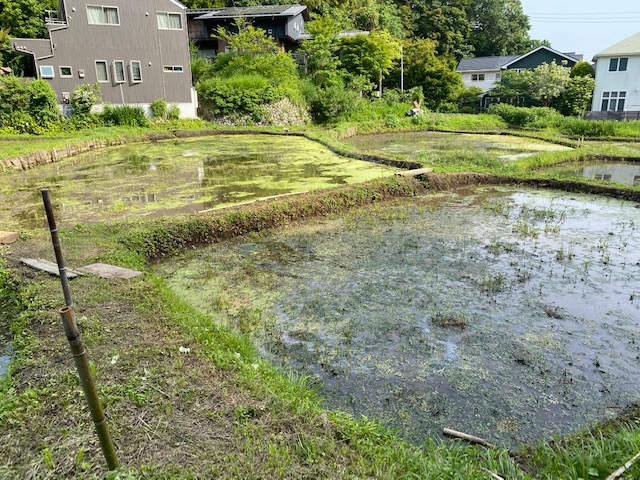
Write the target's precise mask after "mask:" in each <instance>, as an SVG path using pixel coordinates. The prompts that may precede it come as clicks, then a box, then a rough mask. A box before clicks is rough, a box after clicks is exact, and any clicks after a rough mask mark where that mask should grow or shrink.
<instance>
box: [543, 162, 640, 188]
mask: <svg viewBox="0 0 640 480" xmlns="http://www.w3.org/2000/svg"><path fill="white" fill-rule="evenodd" d="M544 171H545V172H546V173H548V174H550V175H552V176H554V177H556V178H564V179H575V178H578V179H580V178H588V179H591V180H602V181H605V182H615V183H622V184H624V185H633V186H638V185H640V163H637V162H636V163H624V162H600V163H587V164H585V163H576V164H566V165H560V166H557V167H553V168H549V169H546V170H544Z"/></svg>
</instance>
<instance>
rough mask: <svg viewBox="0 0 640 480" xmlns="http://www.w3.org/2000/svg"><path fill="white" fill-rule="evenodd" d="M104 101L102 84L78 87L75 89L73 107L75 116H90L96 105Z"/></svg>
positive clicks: (72, 99)
mask: <svg viewBox="0 0 640 480" xmlns="http://www.w3.org/2000/svg"><path fill="white" fill-rule="evenodd" d="M101 101H102V99H101V97H100V84H98V83H88V84H85V85H78V86H76V87H75V88H74V89H73V96H72V97H71V107H72V108H73V114H74V115H89V114H90V113H91V109H92V108H93V106H94V105H96V104H98V103H100V102H101Z"/></svg>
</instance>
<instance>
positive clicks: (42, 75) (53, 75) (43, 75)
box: [38, 65, 56, 78]
mask: <svg viewBox="0 0 640 480" xmlns="http://www.w3.org/2000/svg"><path fill="white" fill-rule="evenodd" d="M43 69H47V73H45V72H44V70H43ZM38 71H39V72H40V78H56V71H55V69H54V68H53V65H39V66H38ZM49 72H51V73H49Z"/></svg>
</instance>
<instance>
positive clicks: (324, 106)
mask: <svg viewBox="0 0 640 480" xmlns="http://www.w3.org/2000/svg"><path fill="white" fill-rule="evenodd" d="M304 93H305V96H306V98H307V102H308V103H309V108H310V110H311V116H312V117H313V119H314V120H316V121H318V122H320V123H328V122H332V121H335V120H337V119H338V118H339V117H342V116H347V115H348V114H350V113H351V112H353V111H354V110H355V108H356V106H357V105H358V103H359V100H360V97H359V95H358V93H357V92H354V91H351V90H347V89H345V88H344V87H343V86H341V85H334V86H329V87H325V88H320V87H316V86H315V85H312V84H307V85H306V88H305V92H304Z"/></svg>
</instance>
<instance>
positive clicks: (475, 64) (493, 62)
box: [456, 55, 522, 72]
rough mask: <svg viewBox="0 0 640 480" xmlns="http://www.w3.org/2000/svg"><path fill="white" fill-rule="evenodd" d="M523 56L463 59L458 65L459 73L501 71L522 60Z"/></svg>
mask: <svg viewBox="0 0 640 480" xmlns="http://www.w3.org/2000/svg"><path fill="white" fill-rule="evenodd" d="M521 56H522V55H503V56H501V57H474V58H463V59H462V60H460V63H459V64H458V68H457V69H456V71H458V72H475V71H478V72H480V71H490V70H500V69H501V68H502V66H503V65H506V64H507V63H509V62H513V61H514V60H516V59H518V58H520V57H521Z"/></svg>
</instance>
